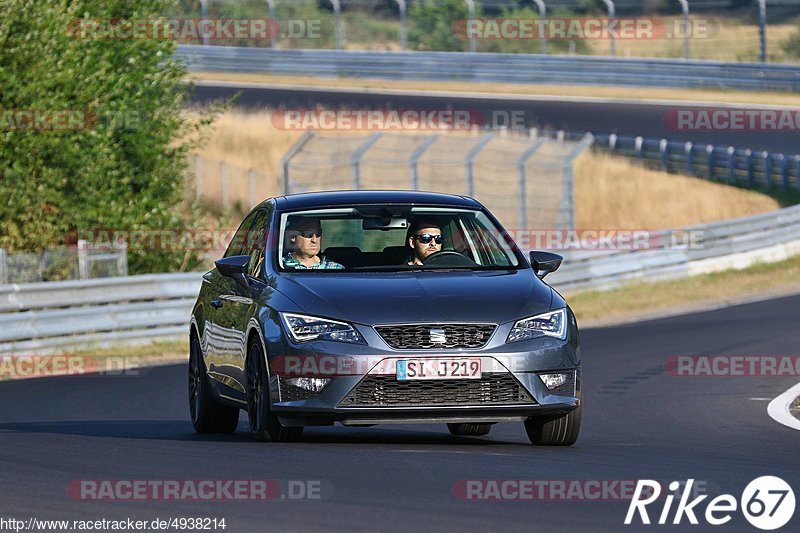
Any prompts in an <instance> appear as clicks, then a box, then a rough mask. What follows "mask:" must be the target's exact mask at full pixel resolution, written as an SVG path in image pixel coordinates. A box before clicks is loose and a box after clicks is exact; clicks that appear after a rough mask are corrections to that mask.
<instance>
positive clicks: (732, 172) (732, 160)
mask: <svg viewBox="0 0 800 533" xmlns="http://www.w3.org/2000/svg"><path fill="white" fill-rule="evenodd" d="M728 183H733V184H735V183H736V148H734V147H733V146H728Z"/></svg>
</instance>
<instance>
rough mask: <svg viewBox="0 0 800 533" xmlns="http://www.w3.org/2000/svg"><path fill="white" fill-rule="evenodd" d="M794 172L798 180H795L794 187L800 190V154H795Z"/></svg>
mask: <svg viewBox="0 0 800 533" xmlns="http://www.w3.org/2000/svg"><path fill="white" fill-rule="evenodd" d="M794 172H795V178H797V181H795V182H794V188H795V189H797V190H798V191H800V155H796V156H794Z"/></svg>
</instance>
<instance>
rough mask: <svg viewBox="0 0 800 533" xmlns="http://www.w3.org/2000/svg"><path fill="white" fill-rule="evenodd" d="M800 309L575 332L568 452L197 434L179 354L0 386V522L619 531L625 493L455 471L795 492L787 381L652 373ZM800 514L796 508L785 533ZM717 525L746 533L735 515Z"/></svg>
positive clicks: (774, 326)
mask: <svg viewBox="0 0 800 533" xmlns="http://www.w3.org/2000/svg"><path fill="white" fill-rule="evenodd" d="M798 316H800V297H799V296H793V297H786V298H782V299H777V300H772V301H765V302H759V303H751V304H746V305H742V306H737V307H731V308H727V309H722V310H716V311H710V312H704V313H699V314H693V315H686V316H681V317H675V318H667V319H661V320H656V321H650V322H643V323H638V324H632V325H625V326H618V327H611V328H603V329H595V330H585V331H583V332H582V345H583V350H582V354H583V361H584V379H585V398H586V404H585V413H584V424H583V431H582V434H581V437H580V439H579V440H578V443H577V444H576V445H575V446H573V447H571V448H559V449H548V448H534V447H532V446H530V445H529V444H528V441H527V438H526V436H525V433H524V430H523V428H522V425H521V424H511V423H507V424H498V425H497V426H495V427H494V429H493V431H492V433H491V434H490V435H489V436H487V437H480V438H477V437H476V438H466V437H464V438H455V437H451V436H450V435H449V434H448V433H447V430H446V428H444V427H443V426H439V425H416V426H376V427H373V428H357V429H355V428H344V427H341V426H335V427H324V428H311V429H308V430H307V431H306V435H305V437H304V441H303V442H300V443H292V444H259V443H255V442H251V440H250V437H249V435H248V434H247V432H246V422H245V420H244V417H243V418H242V419H241V421H240V425H239V431H238V433H236V434H235V435H231V436H216V437H208V436H200V435H197V434H195V433H194V432H193V430H192V427H191V424H190V422H189V419H188V409H187V405H186V396H187V394H186V377H185V368H184V366H183V365H174V366H168V367H160V368H154V369H150V370H146V371H144V372H143V373H142V375H139V376H127V377H123V376H93V377H91V376H83V377H67V378H45V379H39V380H34V381H17V382H6V383H0V406H2V407H0V443H2V445H1V446H2V447H1V448H0V450H1V451H0V479H2V482H0V517H3V518H8V517H15V518H19V519H24V518H27V517H37V518H51V519H75V520H86V519H100V518H107V519H123V518H128V517H131V518H138V519H146V520H152V519H154V518H164V519H166V518H169V517H187V516H191V517H197V516H202V517H217V518H221V517H225V518H226V525H227V529H226V531H228V532H230V531H255V530H265V529H266V530H273V529H277V530H293V531H297V530H320V529H323V528H324V529H334V528H335V529H337V530H338V529H345V530H355V529H360V530H365V529H366V530H373V531H375V530H381V531H406V530H409V529H411V528H413V529H414V530H417V531H442V530H470V531H479V530H490V531H495V530H503V531H531V530H540V531H619V530H625V529H626V528H625V527H624V526H623V525H622V524H623V520H624V517H625V513H626V511H627V503H626V502H624V501H549V502H543V501H512V502H497V501H463V500H461V499H459V498H457V497H455V496H454V494H453V487H454V484H456V483H457V482H458V481H459V480H466V479H536V480H593V479H596V480H636V479H640V478H652V479H658V480H662V481H672V480H685V479H687V478H694V479H697V480H703V481H704V482H705V483H706V484H707V486H708V490H709V492H711V493H712V494H713V493H720V492H722V493H729V494H733V495H734V496H735V497H737V499H738V497H740V495H741V492H742V490H743V489H744V487H745V486H746V484H747V483H748V482H749V481H751V480H752V479H754V478H756V477H759V476H763V475H777V476H780V477H782V478H783V479H784V480H786V481H787V482H788V483H789V484H790V485H792V486H793V487H794V489H795V493H798V492H800V491H798V489H800V459H798V457H800V439H798V437H799V436H800V435H798V433H797V432H795V431H794V430H791V429H789V428H786V427H784V426H781V425H779V424H777V423H776V422H774V421H773V420H771V419H770V418H769V417H768V416H767V413H766V407H767V401H768V400H769V399H771V398H773V397H775V396H777V395H778V394H779V393H781V392H783V391H784V390H786V389H787V388H789V387H790V386H791V385H792V384H793V383H794V382H795V381H797V378H775V377H772V378H770V377H747V378H723V377H717V378H708V377H706V378H698V377H695V378H687V377H675V376H672V375H669V374H668V373H666V372H665V371H664V369H663V364H664V362H665V360H666V359H667V358H668V357H669V356H672V355H682V354H692V355H715V354H731V355H756V354H760V355H767V354H771V355H775V354H781V355H790V354H796V353H797V347H798V346H800V329H798V328H797V327H796V326H797V317H798ZM78 479H137V480H164V479H194V480H200V479H276V480H284V481H285V480H318V481H320V483H321V489H322V490H321V499H319V500H304V501H288V500H277V501H266V502H265V501H238V502H237V501H218V502H191V501H182V502H165V501H138V502H130V501H128V502H97V501H79V500H75V499H71V498H70V497H69V496H68V495H67V490H66V487H67V485H68V483H69V482H70V481H71V480H78ZM798 495H799V496H800V494H798ZM706 501H708V500H706ZM704 508H705V505H701V511H702V510H704ZM659 513H660V507H659V508H658V509H656V510H654V511H653V512H652V513H651V516H652V515H656V516H654V517H653V518H654V519H655V518H656V517H657V515H658V514H659ZM685 523H686V522H685V521H684V524H685ZM799 524H800V511H797V512H796V513H795V517H794V518H793V520H792V521H791V522H789V524H788V525H787V526H786V527H785V528H784V530H785V531H797V530H798V525H799ZM627 529H630V530H632V531H641V530H648V529H650V530H660V531H663V530H670V531H672V530H673V529H675V527H674V526H650V527H649V528H647V527H644V526H642V525H641V524H639V525H638V526H636V527H630V528H627ZM680 529H687V530H689V529H691V530H693V531H698V530H700V531H708V530H709V529H712V528H710V527H709V526H708V525H705V526H700V527H699V528H698V527H696V526H695V527H693V528H690V527H689V526H684V527H683V528H680ZM713 529H717V530H719V531H754V529H753V528H752V527H751V526H750V525H749V524H748V523H747V522H746V521H745V520H744V518H743V517H742V515H741V514H739V513H737V514H736V515H735V516H734V519H733V521H732V522H730V523H728V524H726V525H724V526H720V527H718V528H713Z"/></svg>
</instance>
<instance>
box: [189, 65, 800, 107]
mask: <svg viewBox="0 0 800 533" xmlns="http://www.w3.org/2000/svg"><path fill="white" fill-rule="evenodd" d="M188 77H189V79H192V80H215V81H229V82H246V83H267V84H272V85H292V86H299V87H336V88H347V89H391V90H401V91H432V90H433V91H434V92H435V91H439V92H446V91H450V92H463V93H488V94H511V95H530V96H556V97H590V98H604V99H626V100H650V99H654V100H676V101H693V102H714V103H740V104H762V105H763V104H766V105H783V106H800V95H797V94H795V93H773V92H740V91H725V90H712V89H668V88H664V89H661V88H657V87H642V88H637V87H603V86H592V85H544V84H540V85H534V84H515V83H474V82H460V81H452V82H449V81H444V82H442V81H437V82H435V83H433V82H430V81H409V80H399V81H394V80H372V79H368V78H321V77H313V76H273V75H269V74H244V73H232V72H192V73H190V74H189V76H188Z"/></svg>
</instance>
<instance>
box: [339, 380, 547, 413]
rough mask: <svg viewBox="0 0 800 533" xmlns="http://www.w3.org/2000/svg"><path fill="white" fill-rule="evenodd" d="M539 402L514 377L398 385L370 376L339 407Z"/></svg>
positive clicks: (430, 381)
mask: <svg viewBox="0 0 800 533" xmlns="http://www.w3.org/2000/svg"><path fill="white" fill-rule="evenodd" d="M520 403H529V404H535V403H536V402H535V401H534V400H533V398H531V396H530V394H528V392H527V391H526V390H525V389H524V388H523V387H522V385H520V384H519V382H518V381H517V380H516V379H514V377H513V376H511V374H509V373H507V372H504V373H498V374H484V375H483V377H482V378H481V379H437V380H434V379H431V380H419V381H405V380H404V381H397V379H395V376H366V377H365V378H364V379H363V380H361V382H360V383H359V384H358V385H357V386H356V388H355V389H353V390H352V391H350V393H349V394H348V395H347V396H345V398H344V399H343V400H342V401H341V402H340V403H339V406H340V407H446V406H451V405H511V404H520Z"/></svg>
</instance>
